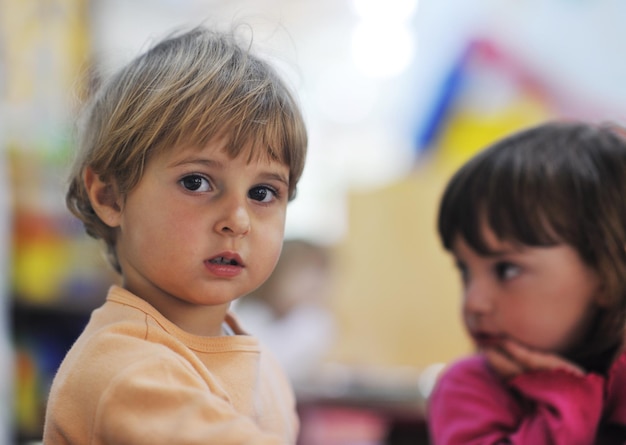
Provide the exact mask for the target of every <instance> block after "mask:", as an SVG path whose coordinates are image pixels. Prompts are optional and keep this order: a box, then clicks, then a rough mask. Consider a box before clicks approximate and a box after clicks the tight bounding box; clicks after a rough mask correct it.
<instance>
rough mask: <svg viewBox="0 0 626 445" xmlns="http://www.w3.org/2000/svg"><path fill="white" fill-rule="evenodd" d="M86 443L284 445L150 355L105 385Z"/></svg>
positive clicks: (194, 379) (178, 366) (198, 382)
mask: <svg viewBox="0 0 626 445" xmlns="http://www.w3.org/2000/svg"><path fill="white" fill-rule="evenodd" d="M90 443H94V444H127V445H132V444H146V443H149V444H152V445H166V444H167V445H173V444H186V445H194V444H198V445H200V444H204V445H206V444H213V443H219V444H220V445H243V444H246V445H287V444H286V442H285V439H284V438H281V437H279V436H277V435H274V434H271V433H269V432H266V431H262V430H261V429H260V428H259V427H258V425H257V424H256V423H255V422H254V419H252V418H249V417H247V416H245V415H242V414H241V413H238V412H237V411H236V410H235V409H234V408H233V406H232V404H231V403H230V401H228V400H225V399H224V398H223V396H220V395H217V394H215V393H213V392H211V391H210V390H209V388H208V387H207V386H206V383H204V382H203V381H202V379H200V378H199V377H198V376H197V375H195V374H194V373H193V372H191V371H190V370H189V369H188V368H186V367H185V366H184V364H182V363H176V362H175V361H170V360H162V358H158V359H157V358H156V357H155V360H152V361H142V362H141V363H139V364H137V366H135V367H131V368H130V369H128V370H127V371H126V372H125V373H123V374H121V375H118V376H117V377H116V379H115V380H114V381H113V382H112V383H111V384H110V385H109V387H108V389H107V391H106V392H105V393H104V394H103V396H102V398H101V400H100V403H99V405H98V409H97V411H96V419H95V423H94V431H93V437H92V441H91V442H90ZM290 445H293V444H290Z"/></svg>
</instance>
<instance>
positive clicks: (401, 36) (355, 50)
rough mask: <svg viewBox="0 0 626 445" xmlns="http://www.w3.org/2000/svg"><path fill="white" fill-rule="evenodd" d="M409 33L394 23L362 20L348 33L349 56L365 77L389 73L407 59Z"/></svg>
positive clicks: (410, 54)
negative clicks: (349, 35) (349, 36)
mask: <svg viewBox="0 0 626 445" xmlns="http://www.w3.org/2000/svg"><path fill="white" fill-rule="evenodd" d="M414 49H415V42H414V38H413V35H412V33H411V32H410V31H409V30H408V29H407V28H406V27H405V26H402V25H399V24H397V23H389V24H387V23H381V22H375V21H371V22H370V21H367V22H362V23H360V24H359V25H357V27H356V28H355V29H354V31H353V34H352V58H353V60H354V63H355V65H356V66H357V68H358V69H359V71H361V72H362V73H363V74H364V75H366V76H368V77H393V76H395V75H398V74H400V73H401V72H402V71H404V70H405V69H406V68H407V67H408V65H409V64H410V63H411V59H412V58H413V54H414Z"/></svg>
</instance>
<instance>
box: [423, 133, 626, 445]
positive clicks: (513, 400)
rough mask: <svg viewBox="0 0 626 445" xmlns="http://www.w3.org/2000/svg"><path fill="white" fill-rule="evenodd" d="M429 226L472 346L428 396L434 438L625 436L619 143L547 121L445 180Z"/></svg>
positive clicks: (489, 440) (520, 440) (443, 444)
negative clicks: (449, 270)
mask: <svg viewBox="0 0 626 445" xmlns="http://www.w3.org/2000/svg"><path fill="white" fill-rule="evenodd" d="M438 225H439V234H440V236H441V239H442V242H443V245H444V246H445V248H446V249H447V250H448V251H450V253H451V254H452V255H453V257H454V258H455V260H456V263H457V265H458V269H459V272H460V275H461V278H462V283H463V300H462V309H463V310H462V312H463V320H464V323H465V326H466V328H467V331H468V333H469V335H470V336H471V338H472V339H473V341H474V342H475V344H476V346H477V349H478V352H477V353H476V355H474V356H472V357H469V358H466V359H462V360H460V361H458V362H457V363H454V364H453V365H451V366H450V367H449V368H448V369H447V370H446V371H445V372H444V373H443V375H442V376H441V377H440V379H439V381H438V383H437V385H436V387H435V389H434V391H433V393H432V394H431V398H430V402H429V413H428V416H429V418H428V421H429V430H430V434H431V438H432V441H433V443H434V444H436V445H455V444H463V445H470V444H475V445H478V444H485V445H486V444H504V443H507V444H533V445H544V444H563V445H590V444H602V445H607V444H613V443H620V444H623V443H624V442H625V441H626V352H624V349H623V345H624V323H625V318H624V316H625V307H626V142H625V140H624V139H623V138H622V137H621V136H620V133H619V130H617V129H616V128H615V127H609V126H603V125H592V124H586V123H578V122H549V123H546V124H543V125H540V126H537V127H534V128H530V129H527V130H525V131H521V132H519V133H517V134H514V135H511V136H510V137H507V138H505V139H503V140H501V141H499V142H497V143H495V144H494V145H492V146H491V147H489V148H487V149H486V150H484V151H482V152H481V153H479V154H478V155H476V156H475V157H474V158H473V159H471V160H470V161H469V162H468V163H466V164H465V165H464V166H463V167H462V168H461V169H460V170H459V171H458V172H457V173H456V174H455V175H454V176H453V178H452V179H451V181H450V183H449V184H448V186H447V188H446V190H445V193H444V196H443V199H442V202H441V207H440V213H439V222H438Z"/></svg>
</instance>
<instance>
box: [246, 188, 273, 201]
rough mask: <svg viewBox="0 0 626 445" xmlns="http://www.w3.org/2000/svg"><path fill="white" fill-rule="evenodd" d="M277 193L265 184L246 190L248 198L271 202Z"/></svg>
mask: <svg viewBox="0 0 626 445" xmlns="http://www.w3.org/2000/svg"><path fill="white" fill-rule="evenodd" d="M277 195H278V193H277V192H276V190H274V189H272V188H270V187H267V186H259V187H254V188H252V189H250V191H249V192H248V196H249V197H250V199H253V200H255V201H259V202H271V201H272V200H274V199H275V198H276V197H277Z"/></svg>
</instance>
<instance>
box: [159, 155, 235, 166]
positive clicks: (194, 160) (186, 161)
mask: <svg viewBox="0 0 626 445" xmlns="http://www.w3.org/2000/svg"><path fill="white" fill-rule="evenodd" d="M187 164H200V165H205V166H207V167H215V168H224V164H222V163H221V162H219V161H215V160H213V159H207V158H197V157H193V158H185V159H180V160H177V161H174V162H172V163H171V164H169V165H168V167H180V166H181V165H187Z"/></svg>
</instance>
